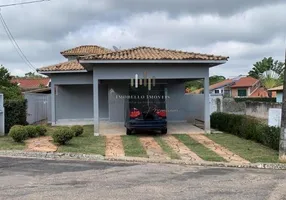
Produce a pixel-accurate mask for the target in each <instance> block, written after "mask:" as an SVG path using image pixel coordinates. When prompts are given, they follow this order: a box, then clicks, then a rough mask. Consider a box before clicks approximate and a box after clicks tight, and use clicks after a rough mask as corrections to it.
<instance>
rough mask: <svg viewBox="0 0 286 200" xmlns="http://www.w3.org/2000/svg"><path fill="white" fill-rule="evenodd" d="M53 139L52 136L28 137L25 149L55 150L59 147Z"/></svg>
mask: <svg viewBox="0 0 286 200" xmlns="http://www.w3.org/2000/svg"><path fill="white" fill-rule="evenodd" d="M52 141H53V139H52V137H51V136H44V137H38V138H31V139H28V140H26V144H27V148H26V149H25V151H39V152H55V151H57V149H58V147H57V146H56V145H55V144H53V143H52Z"/></svg>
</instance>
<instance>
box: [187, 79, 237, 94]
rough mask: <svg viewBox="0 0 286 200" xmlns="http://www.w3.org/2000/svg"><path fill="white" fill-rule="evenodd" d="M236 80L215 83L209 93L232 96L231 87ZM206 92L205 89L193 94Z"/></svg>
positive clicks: (210, 87)
mask: <svg viewBox="0 0 286 200" xmlns="http://www.w3.org/2000/svg"><path fill="white" fill-rule="evenodd" d="M234 82H235V79H226V80H223V81H221V82H219V83H215V84H213V85H210V86H209V91H210V92H209V93H210V94H222V95H228V96H231V89H230V86H231V85H233V84H234ZM203 92H204V88H200V89H197V90H195V91H193V92H191V93H193V94H202V93H203Z"/></svg>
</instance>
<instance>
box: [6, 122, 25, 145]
mask: <svg viewBox="0 0 286 200" xmlns="http://www.w3.org/2000/svg"><path fill="white" fill-rule="evenodd" d="M9 136H10V137H12V139H13V140H14V141H15V142H23V141H24V140H26V139H27V138H28V132H27V129H26V128H25V127H24V126H21V125H14V126H13V127H12V128H11V129H10V131H9Z"/></svg>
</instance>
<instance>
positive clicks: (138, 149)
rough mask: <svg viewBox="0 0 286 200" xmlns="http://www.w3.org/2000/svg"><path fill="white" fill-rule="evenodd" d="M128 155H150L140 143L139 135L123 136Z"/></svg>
mask: <svg viewBox="0 0 286 200" xmlns="http://www.w3.org/2000/svg"><path fill="white" fill-rule="evenodd" d="M121 139H122V143H123V146H124V151H125V155H126V156H132V157H148V156H147V153H146V151H145V149H144V147H143V146H142V144H141V143H140V140H139V137H137V136H134V135H124V136H121Z"/></svg>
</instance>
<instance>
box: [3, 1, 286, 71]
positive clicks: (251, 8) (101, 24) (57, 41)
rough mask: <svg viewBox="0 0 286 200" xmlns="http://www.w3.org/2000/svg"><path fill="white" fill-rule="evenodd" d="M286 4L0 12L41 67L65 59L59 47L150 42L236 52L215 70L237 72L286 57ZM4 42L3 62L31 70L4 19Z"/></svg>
mask: <svg viewBox="0 0 286 200" xmlns="http://www.w3.org/2000/svg"><path fill="white" fill-rule="evenodd" d="M11 2H12V1H11ZM2 3H3V4H4V1H3V0H0V4H2ZM5 3H7V1H6V2H5ZM285 8H286V2H285V1H279V0H277V1H276V0H272V1H271V4H270V3H269V1H266V0H265V1H264V0H259V1H258V0H252V1H242V0H241V1H234V0H232V1H231V0H220V1H217V0H216V1H214V0H204V1H203V0H192V1H191V0H177V1H173V0H156V1H151V0H144V1H143V0H142V1H139V0H137V1H135V0H132V1H131V0H121V1H115V0H96V1H88V0H81V1H77V0H60V1H59V0H58V1H56V0H52V1H50V2H45V3H38V4H30V5H26V6H19V7H11V8H5V9H2V12H1V13H2V15H3V17H4V18H5V20H6V22H7V25H8V26H9V28H10V30H11V32H12V34H13V36H14V37H15V39H16V40H17V42H18V44H19V46H20V47H21V49H22V50H23V52H24V53H25V54H26V56H27V57H28V59H29V60H30V61H31V62H32V63H33V65H35V67H37V68H38V67H41V66H44V65H49V64H55V63H57V62H61V61H63V60H64V58H63V57H62V56H61V55H60V51H62V50H65V49H68V48H72V47H75V46H78V45H83V44H97V45H102V46H105V47H108V48H112V46H117V47H120V48H129V47H134V46H138V45H144V46H155V47H162V48H171V49H180V50H188V51H194V52H202V53H211V54H221V55H226V56H230V61H229V62H228V63H227V64H225V65H222V66H219V67H215V68H212V69H211V73H218V74H224V75H225V76H232V75H235V74H238V73H239V74H240V73H243V74H245V73H247V72H248V71H249V69H250V68H251V67H252V64H253V63H254V62H256V61H257V60H259V59H262V58H263V57H269V56H273V57H274V58H275V59H279V60H281V59H282V58H283V54H284V50H283V48H284V46H285V33H286V27H285V26H283V24H286V12H285V11H284V10H285ZM0 44H1V48H0V62H1V63H2V64H4V65H5V66H6V67H8V68H9V69H11V71H13V72H15V73H19V72H20V71H19V70H23V71H26V72H27V71H30V68H29V67H28V66H26V65H25V64H24V63H23V61H22V60H21V58H19V56H18V55H17V53H16V51H15V50H14V48H13V46H12V44H11V42H10V41H9V39H8V38H7V36H6V34H5V32H4V29H3V28H2V27H1V24H0ZM17 70H18V71H17Z"/></svg>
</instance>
